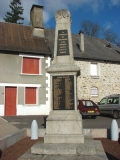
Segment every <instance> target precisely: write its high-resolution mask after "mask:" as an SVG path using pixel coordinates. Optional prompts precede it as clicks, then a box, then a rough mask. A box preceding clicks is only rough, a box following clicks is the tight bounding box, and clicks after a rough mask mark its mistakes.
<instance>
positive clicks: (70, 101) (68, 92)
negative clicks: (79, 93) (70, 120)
mask: <svg viewBox="0 0 120 160" xmlns="http://www.w3.org/2000/svg"><path fill="white" fill-rule="evenodd" d="M53 109H54V110H73V109H74V76H53Z"/></svg>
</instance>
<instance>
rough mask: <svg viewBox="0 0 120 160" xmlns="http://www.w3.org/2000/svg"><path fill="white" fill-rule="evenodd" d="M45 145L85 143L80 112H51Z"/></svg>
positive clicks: (47, 124)
mask: <svg viewBox="0 0 120 160" xmlns="http://www.w3.org/2000/svg"><path fill="white" fill-rule="evenodd" d="M44 143H66V144H67V143H84V136H83V127H82V118H81V115H80V113H79V111H75V110H67V111H66V110H65V111H64V110H61V111H60V110H59V111H51V112H50V115H49V116H48V118H47V123H46V135H45V136H44Z"/></svg>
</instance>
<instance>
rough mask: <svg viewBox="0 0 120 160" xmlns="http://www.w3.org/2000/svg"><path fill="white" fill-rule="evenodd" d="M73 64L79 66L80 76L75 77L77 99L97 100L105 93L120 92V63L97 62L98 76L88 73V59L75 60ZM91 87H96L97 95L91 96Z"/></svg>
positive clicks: (105, 94)
mask: <svg viewBox="0 0 120 160" xmlns="http://www.w3.org/2000/svg"><path fill="white" fill-rule="evenodd" d="M75 64H76V65H77V66H79V67H80V76H78V77H77V93H78V99H91V100H93V101H94V102H99V101H100V100H101V99H102V98H103V97H105V96H107V95H111V94H120V64H112V63H102V62H97V64H98V69H99V76H98V77H92V76H91V75H90V64H91V62H90V61H80V60H79V61H78V60H75ZM91 87H97V88H98V96H91V94H90V88H91Z"/></svg>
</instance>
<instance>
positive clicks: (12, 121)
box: [0, 116, 107, 160]
mask: <svg viewBox="0 0 120 160" xmlns="http://www.w3.org/2000/svg"><path fill="white" fill-rule="evenodd" d="M3 118H4V119H3ZM34 119H35V120H37V122H38V126H39V128H45V122H46V116H17V117H0V138H2V137H3V136H7V135H10V134H12V133H14V132H17V131H18V130H19V129H22V128H31V123H32V121H33V120H34ZM7 120H8V122H7ZM18 128H19V129H18ZM97 146H98V147H97V148H96V149H97V150H96V151H97V155H95V156H82V157H81V156H73V155H72V156H69V155H68V156H67V155H66V156H63V155H55V156H54V155H52V156H47V155H46V156H45V157H43V155H40V156H42V157H39V156H37V157H32V158H34V159H36V160H38V159H41V160H42V159H44V160H48V159H49V160H55V159H56V158H57V159H58V160H64V159H66V160H67V159H68V160H78V159H81V160H89V159H93V160H102V159H105V160H106V159H107V158H106V155H105V152H104V150H103V148H102V146H101V143H100V144H99V145H97ZM100 146H101V147H100ZM101 149H102V151H101ZM24 156H25V157H21V158H20V160H23V159H24V158H26V159H29V160H30V159H31V156H33V155H31V154H30V153H28V152H27V153H26V154H25V155H24Z"/></svg>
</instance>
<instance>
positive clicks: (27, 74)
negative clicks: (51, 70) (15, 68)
mask: <svg viewBox="0 0 120 160" xmlns="http://www.w3.org/2000/svg"><path fill="white" fill-rule="evenodd" d="M20 74H21V75H23V76H24V75H25V76H42V75H43V74H30V73H20Z"/></svg>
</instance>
